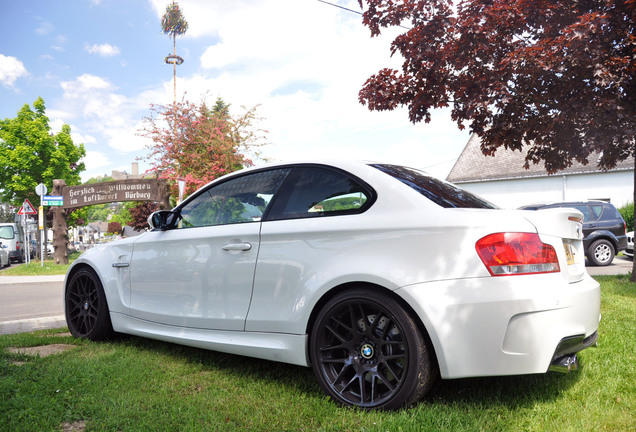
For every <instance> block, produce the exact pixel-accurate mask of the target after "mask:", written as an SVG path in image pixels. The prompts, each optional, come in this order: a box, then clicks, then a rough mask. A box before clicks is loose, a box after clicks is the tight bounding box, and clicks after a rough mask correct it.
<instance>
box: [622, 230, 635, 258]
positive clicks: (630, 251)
mask: <svg viewBox="0 0 636 432" xmlns="http://www.w3.org/2000/svg"><path fill="white" fill-rule="evenodd" d="M623 253H624V254H625V255H627V256H628V257H630V258H634V231H630V232H628V233H627V247H626V248H625V250H624V251H623Z"/></svg>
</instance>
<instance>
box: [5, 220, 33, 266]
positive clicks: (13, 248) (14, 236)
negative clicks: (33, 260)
mask: <svg viewBox="0 0 636 432" xmlns="http://www.w3.org/2000/svg"><path fill="white" fill-rule="evenodd" d="M0 242H2V244H3V245H4V246H8V249H7V252H9V260H10V261H17V262H21V263H23V262H24V258H25V255H24V251H25V248H26V246H27V244H26V243H25V242H24V230H23V229H22V226H21V225H18V224H16V223H0Z"/></svg>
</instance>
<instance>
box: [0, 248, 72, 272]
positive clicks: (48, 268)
mask: <svg viewBox="0 0 636 432" xmlns="http://www.w3.org/2000/svg"><path fill="white" fill-rule="evenodd" d="M79 256H80V253H79V252H73V253H72V254H70V255H69V257H68V262H69V263H68V264H55V261H54V260H52V259H45V260H44V265H42V262H41V261H40V260H39V259H38V260H35V259H34V260H33V261H32V262H30V263H29V264H22V265H15V264H13V265H12V266H11V267H9V268H7V269H5V270H3V271H2V272H1V273H0V277H2V276H50V275H64V274H66V271H67V270H68V267H69V265H70V264H71V263H72V262H73V261H75V260H76V259H77V257H79Z"/></svg>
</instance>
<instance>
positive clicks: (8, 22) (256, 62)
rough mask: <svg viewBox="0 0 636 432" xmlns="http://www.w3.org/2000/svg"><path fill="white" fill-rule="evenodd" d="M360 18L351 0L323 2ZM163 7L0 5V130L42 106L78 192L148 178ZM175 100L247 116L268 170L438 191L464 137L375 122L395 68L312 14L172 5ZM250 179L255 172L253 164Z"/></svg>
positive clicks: (301, 5)
mask: <svg viewBox="0 0 636 432" xmlns="http://www.w3.org/2000/svg"><path fill="white" fill-rule="evenodd" d="M331 2H332V3H336V4H338V5H340V6H343V7H346V8H349V9H352V10H354V11H361V9H360V6H359V5H358V3H357V0H353V1H351V0H331ZM169 3H170V1H169V0H56V1H51V0H23V1H16V0H0V7H1V10H2V14H0V28H2V30H3V31H2V35H1V36H0V118H14V117H16V116H17V113H18V111H19V110H20V109H21V108H22V106H24V105H25V104H29V105H31V106H33V102H34V101H35V100H36V99H37V98H38V97H42V98H43V99H44V102H45V105H46V113H47V116H48V117H49V119H50V124H51V128H52V130H53V132H57V131H59V130H60V129H61V127H62V125H63V124H64V123H66V124H68V125H70V126H71V130H72V138H73V141H74V142H75V143H76V144H80V143H83V144H84V147H85V149H86V157H85V158H84V162H85V164H86V171H85V172H84V173H82V179H83V180H84V181H85V180H88V179H89V178H91V177H96V176H102V175H110V174H111V172H112V170H118V171H126V172H128V173H130V172H131V164H132V162H135V161H137V162H139V168H140V171H141V172H143V171H145V170H147V169H148V168H149V167H150V165H149V162H148V160H147V159H145V158H146V157H147V155H148V148H147V145H148V144H149V141H147V138H144V137H141V136H139V132H140V130H141V129H142V128H143V119H144V118H146V117H148V116H149V115H150V114H151V112H150V106H151V104H169V103H171V102H172V100H173V80H172V77H173V67H172V65H167V64H166V63H165V60H164V59H165V57H166V56H167V55H168V54H171V53H172V48H173V47H172V39H171V38H169V37H168V36H166V35H164V34H162V33H161V16H162V15H163V14H164V12H165V9H166V6H168V4H169ZM178 4H179V5H180V7H181V10H182V12H183V15H184V17H185V18H186V20H187V21H188V24H189V28H188V31H187V33H186V34H185V35H184V36H182V37H178V38H177V55H179V56H181V57H182V58H183V59H184V63H183V64H182V65H180V66H178V67H177V99H179V100H188V101H192V102H194V103H199V102H201V101H206V102H208V103H209V104H214V102H215V101H216V99H217V98H218V97H221V98H222V99H223V100H224V101H225V102H226V103H228V104H230V113H231V114H233V115H239V114H240V113H242V112H244V111H245V109H248V108H252V107H255V106H257V113H258V115H259V117H261V120H260V123H258V124H257V125H255V126H257V127H259V128H261V129H264V130H267V131H268V135H267V141H268V143H269V144H268V145H266V146H265V147H263V148H262V149H261V151H262V155H263V156H264V157H266V158H268V159H269V160H271V161H291V160H299V159H302V160H306V159H312V158H324V157H327V158H343V159H363V160H373V161H379V162H388V163H399V164H405V165H409V166H411V167H415V168H420V169H424V170H426V171H428V172H429V173H431V174H432V175H435V176H437V177H440V178H445V177H446V176H447V174H448V172H449V171H450V169H451V168H452V166H453V164H454V162H455V160H456V159H457V157H459V154H460V153H461V151H462V150H463V148H464V146H465V145H466V143H467V141H468V138H469V133H468V131H467V130H466V129H465V130H463V131H460V130H459V129H458V128H457V125H456V124H455V123H454V122H452V121H451V119H450V110H448V109H441V110H436V111H434V112H433V119H432V121H431V122H430V123H428V124H427V123H418V124H413V123H411V122H409V120H408V113H407V111H406V109H405V108H402V109H397V110H395V111H384V112H372V111H369V110H368V109H367V108H366V107H365V106H363V105H361V104H360V103H359V101H358V92H359V90H360V89H361V88H362V86H363V84H364V82H365V81H366V80H367V79H368V78H369V77H370V76H371V75H373V74H374V73H377V72H378V71H379V70H380V69H382V68H384V67H393V68H399V66H400V58H399V55H397V56H394V57H391V50H390V44H391V42H392V40H393V39H394V38H395V36H397V35H398V34H399V33H400V32H403V31H405V30H404V29H401V28H398V29H390V30H387V31H386V32H385V33H384V34H383V35H382V36H381V37H376V38H371V35H370V31H369V29H368V28H367V27H365V26H363V25H362V17H361V16H360V15H359V14H357V13H353V12H350V11H347V10H344V9H342V8H338V7H335V6H331V5H328V4H325V3H324V2H321V1H319V0H232V1H228V0H181V1H178ZM255 162H256V164H257V165H260V164H263V162H262V161H258V160H257V161H255Z"/></svg>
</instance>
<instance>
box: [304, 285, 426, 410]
mask: <svg viewBox="0 0 636 432" xmlns="http://www.w3.org/2000/svg"><path fill="white" fill-rule="evenodd" d="M310 343H311V347H310V348H311V352H310V356H311V362H312V367H313V369H314V372H315V374H316V376H317V377H318V381H319V382H320V385H321V386H322V388H323V389H324V390H325V392H326V393H327V394H329V395H330V396H331V397H332V398H333V399H334V400H336V401H338V402H340V403H342V404H344V405H348V406H357V407H361V408H365V409H376V408H381V409H398V408H400V407H403V406H406V405H410V404H412V403H415V402H417V401H418V400H419V399H420V398H421V397H422V396H423V395H424V394H425V393H426V392H427V391H428V390H429V389H430V387H431V385H432V384H433V382H434V379H435V377H436V372H437V368H436V367H433V365H432V364H431V361H430V357H429V349H428V346H427V344H426V342H425V340H424V338H423V337H422V334H421V332H420V331H419V329H418V327H417V325H416V323H415V322H414V320H413V319H412V318H411V317H410V316H409V315H408V313H406V311H405V310H404V309H403V308H402V307H401V306H400V305H399V303H398V302H396V301H395V300H394V299H393V298H391V297H390V296H388V295H384V294H381V293H379V292H376V291H372V290H366V289H355V290H350V291H346V292H344V293H341V294H339V295H337V296H336V297H334V298H333V299H331V300H330V301H329V302H328V303H327V304H326V305H325V306H324V307H323V308H322V310H321V311H320V313H319V315H318V317H317V319H316V322H315V325H314V326H313V329H312V332H311V342H310Z"/></svg>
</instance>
